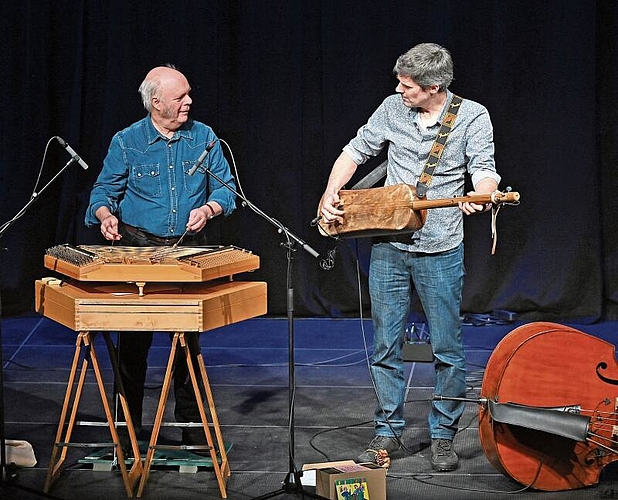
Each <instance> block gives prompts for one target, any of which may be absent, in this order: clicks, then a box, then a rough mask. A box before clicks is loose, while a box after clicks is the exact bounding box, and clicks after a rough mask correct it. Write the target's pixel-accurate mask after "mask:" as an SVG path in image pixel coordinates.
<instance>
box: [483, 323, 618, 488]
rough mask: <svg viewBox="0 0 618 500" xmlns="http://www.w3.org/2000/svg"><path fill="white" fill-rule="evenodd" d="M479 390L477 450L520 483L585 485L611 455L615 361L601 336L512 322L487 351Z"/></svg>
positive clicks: (616, 450)
mask: <svg viewBox="0 0 618 500" xmlns="http://www.w3.org/2000/svg"><path fill="white" fill-rule="evenodd" d="M482 395H483V396H484V398H483V399H484V400H485V403H484V404H481V406H480V409H479V434H480V439H481V444H482V447H483V450H484V452H485V454H486V456H487V458H488V460H489V461H490V462H491V464H492V465H493V466H494V467H495V468H496V469H497V470H499V471H500V472H502V473H504V474H506V475H508V476H510V477H512V478H513V479H515V480H516V481H518V482H519V483H521V484H522V485H524V486H528V487H530V488H534V489H538V490H545V491H562V490H571V489H577V488H582V487H585V486H589V485H593V484H596V483H598V481H599V476H600V474H601V471H602V469H603V468H604V467H605V466H606V465H608V464H609V463H611V462H613V461H615V460H618V365H617V363H616V358H615V349H614V345H613V344H610V343H609V342H606V341H604V340H602V339H599V338H597V337H594V336H592V335H588V334H586V333H583V332H580V331H579V330H576V329H574V328H571V327H567V326H563V325H558V324H555V323H548V322H538V323H530V324H527V325H523V326H520V327H518V328H516V329H515V330H513V331H512V332H510V333H509V334H508V335H506V336H505V337H504V338H503V339H502V340H501V341H500V342H499V343H498V345H497V346H496V348H495V350H494V351H493V353H492V354H491V356H490V358H489V361H488V363H487V366H486V368H485V374H484V377H483V384H482Z"/></svg>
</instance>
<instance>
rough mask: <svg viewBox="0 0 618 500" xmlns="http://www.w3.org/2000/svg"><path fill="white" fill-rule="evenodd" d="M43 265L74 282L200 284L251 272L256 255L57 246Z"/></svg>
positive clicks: (226, 249)
mask: <svg viewBox="0 0 618 500" xmlns="http://www.w3.org/2000/svg"><path fill="white" fill-rule="evenodd" d="M44 265H45V267H46V268H47V269H51V270H53V271H56V272H59V273H61V274H63V275H65V276H68V277H70V278H73V279H76V280H78V281H104V282H125V283H126V282H134V283H143V284H145V283H188V282H198V283H202V282H205V281H210V280H215V279H218V278H224V277H230V278H231V277H232V276H233V275H235V274H239V273H244V272H249V271H254V270H256V269H258V268H259V267H260V258H259V257H258V256H257V255H255V254H253V253H251V252H249V251H247V250H243V249H241V248H236V247H129V246H115V247H114V246H105V245H78V246H71V245H58V246H56V247H53V248H50V249H48V250H47V254H46V255H45V257H44Z"/></svg>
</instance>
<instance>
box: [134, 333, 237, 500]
mask: <svg viewBox="0 0 618 500" xmlns="http://www.w3.org/2000/svg"><path fill="white" fill-rule="evenodd" d="M179 346H180V349H181V350H182V351H183V353H184V355H185V359H186V362H187V367H188V370H189V376H190V378H191V384H192V386H193V392H194V394H195V398H196V401H197V407H198V410H199V413H200V419H201V424H202V428H203V429H204V434H205V437H206V443H207V446H206V448H207V450H208V451H209V453H210V457H211V459H212V466H213V468H214V471H215V476H216V478H217V483H218V485H219V491H220V493H221V497H222V498H227V491H226V487H227V480H228V478H229V477H230V475H231V471H230V465H229V461H228V458H227V452H226V449H225V445H224V442H223V436H222V434H221V429H220V426H219V419H218V417H217V411H216V408H215V403H214V398H213V395H212V391H211V389H210V383H209V382H208V376H207V375H206V366H205V364H204V358H203V356H202V354H201V352H200V353H199V354H198V355H197V358H196V359H197V365H198V366H197V368H198V372H197V373H196V370H195V366H194V365H193V361H192V359H191V352H190V349H189V346H188V345H187V342H186V339H185V334H184V332H176V333H174V336H173V338H172V345H171V348H170V354H169V358H168V361H167V368H166V370H165V376H164V378H163V386H162V389H161V395H160V396H159V403H158V407H157V412H156V415H155V419H154V422H153V426H152V432H151V436H150V443H149V445H148V451H147V452H146V459H145V462H144V470H143V473H142V476H141V480H140V485H139V489H138V492H137V497H138V498H140V497H141V496H142V494H143V493H144V488H145V486H146V482H147V481H148V476H149V474H150V469H151V467H152V463H153V460H154V457H155V452H156V450H157V442H158V439H159V432H160V430H161V425H162V423H163V414H164V412H165V406H166V404H167V399H168V396H169V390H170V385H171V381H172V374H173V369H174V362H175V359H176V352H177V350H178V349H179ZM198 376H199V379H198ZM200 382H201V383H202V387H203V389H204V394H205V396H206V401H207V402H208V413H207V412H206V408H205V406H204V402H203V400H202V395H201V390H200ZM208 415H210V420H211V421H210V423H209V421H208ZM211 425H212V429H213V431H214V434H215V436H214V437H215V440H216V443H215V440H213V436H212V432H211V429H210V427H211ZM165 448H174V446H170V445H166V446H165ZM177 448H182V447H181V446H178V447H177Z"/></svg>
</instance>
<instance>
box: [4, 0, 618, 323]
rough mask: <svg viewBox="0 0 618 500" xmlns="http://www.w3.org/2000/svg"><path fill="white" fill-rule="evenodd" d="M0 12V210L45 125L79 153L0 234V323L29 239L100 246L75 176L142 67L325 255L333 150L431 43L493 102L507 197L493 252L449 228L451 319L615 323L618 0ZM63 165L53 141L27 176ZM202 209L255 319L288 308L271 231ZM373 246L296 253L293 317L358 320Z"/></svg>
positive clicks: (19, 197) (470, 86)
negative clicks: (456, 242)
mask: <svg viewBox="0 0 618 500" xmlns="http://www.w3.org/2000/svg"><path fill="white" fill-rule="evenodd" d="M0 9H1V14H2V15H1V16H0V17H1V20H0V23H2V24H1V25H0V27H1V28H2V31H1V32H2V33H3V38H4V40H3V45H4V50H3V51H2V52H1V54H0V61H1V68H2V72H3V75H2V79H1V81H2V83H3V85H2V86H3V92H1V93H0V95H2V114H3V116H4V120H3V130H2V140H1V151H0V193H1V199H0V222H4V221H7V220H9V219H11V217H13V215H14V214H16V213H17V212H18V211H19V209H21V207H23V206H24V205H25V204H26V203H27V202H28V200H29V198H30V195H31V193H32V191H33V189H34V186H35V182H36V179H37V176H38V172H39V167H40V165H41V162H42V160H43V153H44V149H45V145H46V143H47V141H48V139H49V138H50V137H52V136H54V135H58V136H61V137H62V138H64V139H65V140H66V141H68V142H69V143H70V144H71V146H72V147H73V148H74V149H75V150H76V151H77V152H78V153H79V154H80V155H81V157H82V158H83V159H84V160H85V161H86V162H87V163H88V164H89V165H90V168H89V169H88V170H86V171H84V170H82V169H81V168H80V167H79V166H77V165H71V166H70V167H69V168H68V169H67V170H66V171H65V172H64V174H63V175H62V176H60V178H59V179H58V180H57V181H56V182H55V183H54V184H52V186H51V187H50V188H49V190H47V191H46V192H45V193H43V194H42V195H41V196H40V198H39V199H38V201H37V202H36V203H34V204H33V205H32V206H31V208H30V210H29V211H28V212H27V214H26V215H25V216H23V217H22V218H21V219H19V220H17V221H16V222H15V223H14V224H13V225H12V226H11V227H10V228H9V229H8V230H7V231H6V232H5V234H4V237H3V238H2V240H0V246H2V247H4V248H6V249H7V251H6V252H0V253H2V256H1V258H2V261H3V262H2V267H1V268H2V274H1V289H2V304H3V309H4V311H3V313H4V315H10V314H17V313H22V312H27V311H32V310H33V288H34V281H35V280H36V279H39V278H41V277H43V276H46V275H48V274H49V273H50V272H49V271H47V270H45V269H44V267H43V255H44V253H45V250H46V249H47V248H49V247H51V246H54V245H56V244H59V243H71V244H102V243H103V240H102V239H101V237H100V233H99V231H98V230H89V229H87V228H86V227H85V226H84V224H83V219H84V211H85V208H86V204H87V201H88V196H89V192H90V188H91V186H92V184H93V182H94V180H95V178H96V176H97V175H98V172H99V170H100V168H101V164H102V160H103V158H104V156H105V154H106V151H107V147H108V145H109V142H110V140H111V137H112V135H113V134H114V133H115V132H116V131H117V130H119V129H121V128H124V127H126V126H127V125H129V124H131V123H133V122H134V121H136V120H138V119H140V118H141V117H142V116H144V110H143V108H142V106H141V103H140V99H139V95H138V93H137V88H138V86H139V84H140V82H141V80H142V79H143V77H144V75H145V74H146V73H147V71H148V70H150V69H151V68H152V67H154V66H156V65H160V64H163V63H168V62H170V63H174V64H176V65H177V66H178V67H179V68H180V69H181V70H182V71H183V72H184V73H185V74H186V75H187V77H188V78H189V81H190V83H191V85H192V87H193V92H192V97H193V100H194V104H193V108H192V116H193V117H194V118H195V119H198V120H201V121H204V122H206V123H208V124H209V125H211V126H212V127H213V128H214V130H215V132H216V133H217V134H218V135H219V137H221V138H222V139H224V140H225V141H226V142H227V143H228V144H229V145H230V146H231V149H232V152H233V155H234V158H235V160H236V163H237V167H238V177H239V181H240V184H241V186H242V188H243V190H244V192H245V194H246V196H247V197H248V198H249V199H250V200H251V201H252V202H253V203H254V204H255V205H257V206H258V207H260V208H261V209H262V210H264V211H265V212H266V213H268V214H269V215H271V216H273V217H275V218H277V219H279V220H280V221H281V222H282V223H283V224H284V225H285V226H287V227H288V228H290V229H291V230H292V231H293V232H294V233H296V234H297V235H298V236H300V237H301V238H302V239H304V240H305V241H306V242H307V243H308V244H309V245H311V246H312V247H313V248H315V249H316V250H317V251H318V252H320V253H321V254H325V253H326V252H327V251H328V250H330V249H332V248H334V247H335V242H333V241H331V240H329V239H327V238H324V237H322V236H320V235H319V234H318V232H317V231H316V229H315V228H312V227H310V224H309V222H310V220H311V219H312V218H313V217H314V216H315V211H316V206H317V203H318V201H319V198H320V196H321V194H322V191H323V189H324V187H325V185H326V180H327V177H328V174H329V172H330V168H331V166H332V163H333V161H334V160H335V159H336V157H337V156H338V155H339V153H340V151H341V148H342V147H343V146H344V145H345V144H346V143H347V142H348V141H349V140H350V139H351V138H352V137H353V136H354V134H355V133H356V130H357V129H358V128H359V127H360V126H361V125H362V124H363V123H364V122H365V121H366V119H367V118H368V117H369V115H370V114H371V113H372V111H373V110H374V109H375V108H376V107H377V105H378V104H379V103H380V102H381V101H382V100H383V99H384V98H385V97H386V96H387V95H389V94H391V93H393V92H394V88H395V85H396V80H395V78H394V76H393V75H392V67H393V65H394V62H395V60H396V58H397V57H398V56H399V55H400V54H401V53H403V52H405V51H406V50H407V49H409V48H410V47H412V46H413V45H415V44H417V43H420V42H425V41H433V42H437V43H440V44H443V45H445V46H446V47H448V48H449V49H450V50H451V52H452V54H453V59H454V62H455V81H454V82H453V84H452V86H451V89H452V90H453V91H454V92H456V93H458V94H459V95H462V96H463V97H465V98H470V99H474V100H477V101H479V102H481V103H483V104H484V105H485V106H486V107H487V108H488V109H489V111H490V113H491V116H492V119H493V123H494V127H495V143H496V160H497V165H498V168H499V172H500V173H501V175H502V177H503V182H502V184H501V187H502V188H506V187H507V186H511V187H512V188H513V190H516V191H519V192H520V193H521V196H522V202H521V205H520V206H518V207H508V206H507V207H504V208H503V209H502V210H501V211H500V213H499V216H498V246H497V253H496V254H495V255H493V256H492V255H491V254H490V251H491V228H490V217H489V216H488V215H483V216H477V217H470V218H467V219H466V240H465V244H466V268H467V281H466V287H465V297H464V312H475V313H483V312H488V311H491V310H494V309H508V310H511V311H514V312H517V313H518V314H519V315H520V317H521V318H528V319H544V320H556V321H561V320H578V321H595V320H598V319H616V318H618V236H617V228H616V223H615V221H616V219H617V216H618V203H617V202H616V201H615V195H616V193H617V192H618V181H617V180H616V175H615V172H616V161H617V160H618V141H617V138H618V130H617V128H618V127H617V124H616V119H615V110H614V109H613V108H614V107H615V106H616V105H617V104H618V99H617V97H616V92H615V88H616V84H617V83H618V82H617V80H618V78H617V74H616V69H615V68H616V64H617V62H618V60H617V59H618V57H617V52H616V49H617V43H618V42H617V41H616V37H615V32H616V25H617V24H616V23H617V21H618V3H617V2H615V1H613V0H608V1H606V2H602V1H599V2H594V1H591V0H555V1H551V0H548V1H541V2H539V1H538V0H534V1H533V0H522V1H517V0H511V1H501V0H496V1H483V0H456V1H448V0H433V1H431V2H429V1H408V2H376V1H375V0H371V1H367V0H355V1H349V2H347V1H336V0H335V1H300V0H290V1H287V2H282V1H280V0H277V1H274V0H273V1H270V0H261V1H258V0H253V1H248V0H247V1H242V0H219V1H207V0H203V1H176V2H160V1H148V2H146V1H144V2H127V1H126V0H70V1H51V0H50V1H44V0H39V1H36V0H22V1H14V0H6V1H4V2H2V7H0ZM228 158H230V159H231V157H230V156H228ZM68 159H69V158H68V156H67V154H66V152H65V151H64V150H63V149H62V148H61V147H60V146H59V145H58V144H57V143H55V142H54V143H52V144H51V146H50V148H49V154H48V155H47V157H46V161H45V163H44V165H43V173H42V179H41V184H39V188H40V187H41V185H42V184H44V183H45V182H46V181H47V180H49V179H50V178H51V177H53V175H54V174H55V173H56V172H57V171H58V170H59V169H60V168H62V166H64V165H65V163H66V162H67V161H68ZM379 160H380V159H376V160H374V162H372V163H370V164H368V165H367V166H365V167H364V168H362V169H359V172H358V173H357V176H356V177H355V179H353V181H355V180H357V178H360V177H361V176H363V175H364V174H366V173H367V172H368V171H369V170H370V169H371V168H372V167H375V166H376V165H377V164H378V163H379ZM215 221H216V222H215V223H214V224H212V226H210V232H211V241H212V242H213V243H214V242H216V243H221V244H234V245H237V246H239V247H242V248H246V249H248V250H251V251H253V252H254V253H256V254H257V255H259V256H260V258H261V266H260V269H259V270H258V271H256V272H255V273H253V274H252V275H251V276H250V279H255V280H265V281H267V282H268V285H269V297H268V306H269V314H271V315H279V314H285V312H286V282H285V270H286V253H285V249H284V248H283V247H282V246H281V243H282V242H283V236H282V235H281V234H279V233H278V232H277V231H276V229H275V228H274V227H272V226H271V225H270V224H269V223H267V222H266V221H264V220H263V219H261V218H260V217H258V216H257V215H255V214H254V213H253V212H252V211H251V210H249V209H247V208H243V207H239V209H238V210H237V211H236V212H235V213H234V214H233V215H232V216H231V217H229V218H228V219H227V220H225V221H221V220H219V219H216V220H215ZM369 248H370V245H369V241H368V240H366V239H359V240H346V241H344V242H343V243H341V244H339V245H338V249H337V257H336V265H335V267H334V269H333V270H331V271H324V270H322V269H320V266H319V259H315V258H313V257H312V256H310V255H309V254H308V253H306V252H304V251H303V250H302V249H300V248H298V247H297V249H296V252H295V255H294V276H293V280H294V281H293V283H294V289H295V298H296V301H295V313H296V314H297V315H299V316H353V315H357V314H359V308H360V305H359V304H360V302H359V293H358V292H359V290H360V291H361V295H362V304H363V308H365V309H366V308H367V306H368V297H367V283H366V275H367V267H368V255H369ZM416 307H418V305H417V306H416Z"/></svg>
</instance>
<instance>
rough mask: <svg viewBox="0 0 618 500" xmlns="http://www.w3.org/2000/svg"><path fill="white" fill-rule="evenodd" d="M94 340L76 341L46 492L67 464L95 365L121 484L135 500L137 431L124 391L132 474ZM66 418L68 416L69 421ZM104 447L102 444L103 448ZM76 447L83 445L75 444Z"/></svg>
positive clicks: (106, 335)
mask: <svg viewBox="0 0 618 500" xmlns="http://www.w3.org/2000/svg"><path fill="white" fill-rule="evenodd" d="M103 336H104V338H105V342H106V344H107V347H108V351H109V354H110V358H111V360H112V366H113V368H114V375H115V377H116V380H117V381H119V380H120V377H119V374H118V370H117V365H116V362H115V358H114V356H113V349H112V347H113V344H112V342H111V339H110V338H109V333H108V332H103ZM93 337H94V336H93V335H91V333H90V332H79V333H78V335H77V341H76V343H75V354H74V356H73V363H72V365H71V371H70V373H69V380H68V382H67V389H66V393H65V396H64V402H63V404H62V410H61V413H60V421H59V423H58V430H57V432H56V438H55V441H54V446H53V448H52V455H51V458H50V461H49V468H48V470H47V479H46V481H45V487H44V491H45V492H46V493H48V492H49V490H50V488H51V486H52V484H53V482H54V481H55V480H56V479H57V478H58V476H59V475H60V473H61V471H62V467H63V465H64V462H65V461H66V456H67V451H68V447H69V446H70V443H71V436H72V434H73V430H74V429H75V425H76V418H77V412H78V408H79V403H80V399H81V396H82V393H83V389H84V382H85V380H86V374H87V371H88V368H89V366H90V365H91V364H92V371H93V374H94V377H95V379H96V382H97V387H98V388H99V394H100V396H101V402H102V403H103V409H104V411H105V417H106V419H107V424H108V427H109V431H110V434H111V437H112V443H113V446H114V449H115V451H116V457H117V462H118V467H119V469H120V472H121V475H122V481H123V483H124V486H125V490H126V493H127V496H128V497H129V498H131V497H133V491H134V489H135V485H136V483H137V481H138V480H139V478H140V477H141V475H142V462H141V457H140V453H139V445H138V442H137V437H136V435H135V429H134V428H133V423H132V421H131V417H130V415H129V412H128V405H127V402H126V399H125V397H124V391H123V390H119V399H120V403H121V405H122V408H123V411H124V414H125V419H126V425H127V431H128V433H129V438H130V440H131V446H132V450H133V455H134V457H135V459H134V462H133V466H132V467H131V470H130V471H127V466H126V462H125V457H124V452H123V450H122V446H121V445H120V439H119V437H118V432H117V430H116V424H115V422H114V418H113V417H112V412H111V409H110V404H109V401H108V398H107V394H106V392H105V385H104V383H103V377H102V376H101V368H100V365H99V361H98V358H97V354H96V350H95V347H94V343H93ZM80 360H81V367H79V368H78V366H79V365H80ZM78 369H79V378H78V380H77V384H75V379H76V375H77V371H78ZM69 408H70V415H69ZM67 415H69V417H68V419H67ZM103 445H104V444H102V446H103ZM75 446H80V445H79V444H75ZM82 446H87V445H82Z"/></svg>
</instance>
